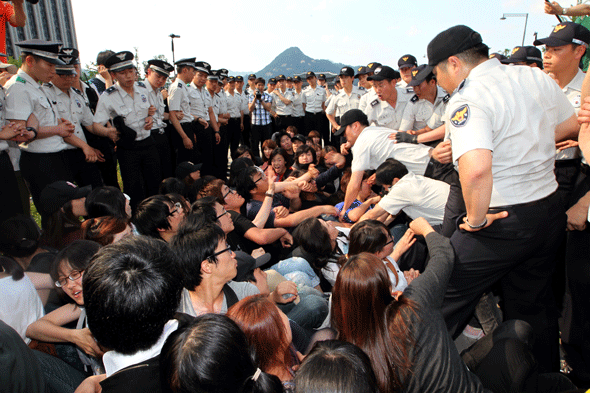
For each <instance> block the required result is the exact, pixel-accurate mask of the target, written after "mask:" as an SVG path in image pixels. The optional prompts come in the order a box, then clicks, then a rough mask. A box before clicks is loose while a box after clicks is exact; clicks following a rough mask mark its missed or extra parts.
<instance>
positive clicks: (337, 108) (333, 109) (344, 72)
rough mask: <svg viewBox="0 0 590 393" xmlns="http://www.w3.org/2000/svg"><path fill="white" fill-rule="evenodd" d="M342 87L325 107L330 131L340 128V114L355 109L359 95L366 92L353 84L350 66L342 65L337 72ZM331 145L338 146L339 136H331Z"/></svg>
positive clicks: (359, 98) (352, 71) (352, 72)
mask: <svg viewBox="0 0 590 393" xmlns="http://www.w3.org/2000/svg"><path fill="white" fill-rule="evenodd" d="M338 77H339V78H340V79H339V81H340V84H341V85H342V89H341V90H340V91H339V92H338V93H337V94H335V95H334V97H333V98H332V99H331V100H330V104H329V105H328V108H327V109H326V117H327V118H328V120H329V121H330V123H331V124H332V132H336V131H338V129H340V116H342V115H343V114H345V113H346V112H347V111H348V110H349V109H357V108H358V107H359V102H360V100H361V97H362V96H363V95H364V94H365V93H366V90H365V89H364V88H362V87H357V86H353V84H352V82H353V81H354V70H353V69H352V68H351V67H343V68H342V69H341V70H340V74H338ZM332 146H336V147H338V146H340V138H337V137H336V136H333V137H332Z"/></svg>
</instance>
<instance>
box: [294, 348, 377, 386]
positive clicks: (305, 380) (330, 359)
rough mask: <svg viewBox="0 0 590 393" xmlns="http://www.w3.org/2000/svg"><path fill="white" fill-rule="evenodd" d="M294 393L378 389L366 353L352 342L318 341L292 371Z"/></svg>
mask: <svg viewBox="0 0 590 393" xmlns="http://www.w3.org/2000/svg"><path fill="white" fill-rule="evenodd" d="M294 383H295V393H308V392H323V391H327V392H332V393H379V386H378V385H377V378H376V377H375V372H374V371H373V367H372V366H371V361H370V360H369V357H368V356H367V355H366V354H365V353H364V352H363V351H362V350H361V349H360V348H359V347H357V346H356V345H353V344H350V343H347V342H342V341H336V340H326V341H319V342H318V343H317V344H316V345H315V346H314V347H313V349H312V350H311V352H310V353H309V354H308V355H307V356H306V357H305V359H304V360H303V363H301V366H300V367H299V369H298V370H297V373H296V374H295V380H294Z"/></svg>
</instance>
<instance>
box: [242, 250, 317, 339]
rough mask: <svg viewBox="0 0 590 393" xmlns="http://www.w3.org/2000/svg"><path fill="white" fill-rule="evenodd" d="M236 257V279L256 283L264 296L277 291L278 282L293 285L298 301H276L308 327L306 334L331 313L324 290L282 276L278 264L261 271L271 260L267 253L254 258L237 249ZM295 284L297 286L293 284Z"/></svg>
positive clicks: (286, 311)
mask: <svg viewBox="0 0 590 393" xmlns="http://www.w3.org/2000/svg"><path fill="white" fill-rule="evenodd" d="M236 259H237V261H238V274H237V275H236V277H235V278H234V281H240V282H249V283H251V284H254V285H256V287H257V288H258V290H259V291H260V293H261V294H263V295H265V296H268V295H269V294H270V293H271V292H272V291H275V290H277V288H278V286H279V285H281V286H287V287H289V286H291V289H292V290H293V291H294V292H295V291H296V292H297V301H293V302H289V303H277V307H278V308H279V309H280V310H281V311H282V312H284V313H285V314H286V315H287V316H288V317H289V319H290V320H292V321H294V322H295V323H296V324H297V325H298V326H300V327H301V328H303V329H305V330H306V331H307V333H306V335H307V334H311V333H313V332H314V329H317V328H318V327H320V325H321V324H322V322H323V321H324V319H325V318H326V316H327V315H328V302H327V301H326V299H325V298H324V296H323V294H322V293H321V292H319V291H318V290H316V289H314V288H312V287H311V286H308V285H301V284H298V283H297V282H296V281H295V280H292V279H290V278H288V277H287V276H289V275H288V274H287V275H285V277H283V275H281V274H279V273H278V271H277V270H276V269H275V267H276V265H275V266H271V268H270V269H268V270H267V271H264V270H262V269H261V268H260V266H263V265H265V261H267V260H268V258H265V256H264V255H263V256H261V257H258V258H256V259H255V258H254V257H253V256H251V255H248V254H246V253H244V252H242V251H236ZM304 262H305V261H304ZM305 263H307V262H305ZM309 268H310V267H309V266H308V269H309ZM268 274H271V278H272V284H273V286H272V288H271V287H270V284H269V280H268ZM295 284H296V287H294V285H295ZM271 289H272V290H271ZM279 290H280V291H281V292H284V291H285V290H284V289H279ZM298 347H299V345H298Z"/></svg>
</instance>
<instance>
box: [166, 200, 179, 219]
mask: <svg viewBox="0 0 590 393" xmlns="http://www.w3.org/2000/svg"><path fill="white" fill-rule="evenodd" d="M174 207H175V208H176V209H174V210H172V211H171V212H169V213H168V217H170V216H173V215H174V214H176V212H177V211H179V210H181V209H182V204H181V203H180V202H176V203H175V204H174Z"/></svg>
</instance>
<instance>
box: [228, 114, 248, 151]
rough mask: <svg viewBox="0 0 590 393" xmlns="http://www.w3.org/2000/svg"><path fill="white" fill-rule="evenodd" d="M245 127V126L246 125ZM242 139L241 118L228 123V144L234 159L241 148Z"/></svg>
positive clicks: (230, 120) (232, 119)
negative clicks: (239, 147)
mask: <svg viewBox="0 0 590 393" xmlns="http://www.w3.org/2000/svg"><path fill="white" fill-rule="evenodd" d="M244 126H245V124H244ZM241 138H242V129H241V127H240V118H239V117H236V118H233V117H232V118H231V119H229V122H228V123H227V138H226V139H227V143H229V148H230V152H231V155H232V157H233V154H234V152H235V151H236V149H237V148H238V146H240V139H241Z"/></svg>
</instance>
